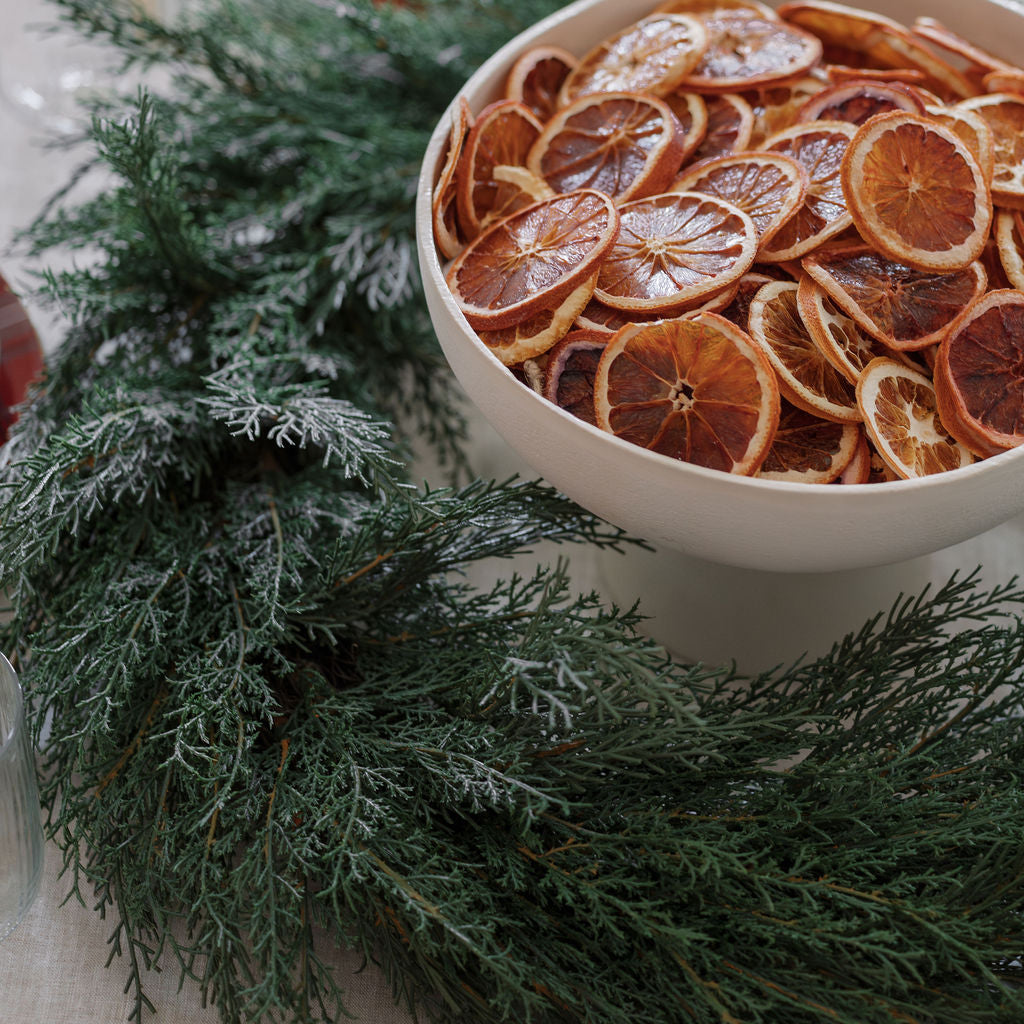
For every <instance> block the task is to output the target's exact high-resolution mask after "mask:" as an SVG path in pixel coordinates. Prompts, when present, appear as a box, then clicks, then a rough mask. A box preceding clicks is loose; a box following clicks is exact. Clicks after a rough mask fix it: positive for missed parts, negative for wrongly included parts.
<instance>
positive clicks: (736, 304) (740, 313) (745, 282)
mask: <svg viewBox="0 0 1024 1024" xmlns="http://www.w3.org/2000/svg"><path fill="white" fill-rule="evenodd" d="M775 280H777V278H774V277H769V276H768V275H767V274H762V273H760V272H759V271H756V270H748V271H747V273H745V274H744V275H743V276H742V277H741V278H740V279H739V281H737V282H736V293H735V294H734V295H733V297H732V300H731V301H730V302H729V305H728V306H726V307H725V308H724V309H723V310H722V311H721V312H722V316H723V317H725V319H726V320H728V321H729V322H730V323H733V324H735V325H736V326H737V327H738V328H739V329H740V330H741V331H747V333H748V334H749V333H750V331H749V327H750V304H751V302H753V301H754V296H755V295H756V294H757V293H758V292H759V291H760V289H761V286H762V285H766V284H769V283H770V282H772V281H775Z"/></svg>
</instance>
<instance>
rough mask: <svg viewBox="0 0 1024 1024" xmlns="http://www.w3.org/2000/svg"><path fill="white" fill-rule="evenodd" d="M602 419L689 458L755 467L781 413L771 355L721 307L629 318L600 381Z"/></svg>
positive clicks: (738, 469)
mask: <svg viewBox="0 0 1024 1024" xmlns="http://www.w3.org/2000/svg"><path fill="white" fill-rule="evenodd" d="M594 408H595V412H596V416H597V425H598V426H599V427H601V429H603V430H607V431H609V432H610V433H612V434H615V435H616V436H617V437H620V438H622V439H623V440H624V441H628V442H630V443H631V444H636V445H639V446H640V447H643V448H647V449H650V450H651V451H654V452H659V453H661V454H662V455H667V456H669V457H671V458H675V459H681V460H682V461H684V462H689V463H693V464H695V465H698V466H705V467H707V468H710V469H717V470H721V471H722V472H726V473H734V474H739V475H748V476H749V475H752V474H754V473H756V472H757V470H758V469H759V468H760V466H761V463H762V462H763V461H764V457H765V455H766V454H767V453H768V448H769V447H770V445H771V442H772V439H773V437H774V436H775V430H776V428H777V426H778V421H779V390H778V385H777V383H776V380H775V373H774V372H773V370H772V368H771V366H770V365H769V363H768V360H767V359H766V358H765V356H764V354H763V353H762V352H761V350H760V349H759V348H758V347H757V345H756V344H755V343H754V342H753V341H751V339H750V337H749V336H748V335H747V334H745V333H744V332H743V331H741V330H739V329H738V328H737V327H736V326H735V325H733V324H731V323H729V321H728V320H725V319H723V318H722V317H720V316H718V315H717V314H715V313H704V314H702V315H701V316H700V317H697V318H696V319H694V320H666V321H662V322H661V323H656V324H645V325H642V326H638V325H632V326H628V327H624V328H622V330H620V331H619V332H618V333H616V334H615V335H614V336H613V337H612V338H611V339H610V340H609V342H608V347H607V348H606V349H605V351H604V354H603V355H602V357H601V362H600V364H599V365H598V368H597V376H596V378H595V382H594Z"/></svg>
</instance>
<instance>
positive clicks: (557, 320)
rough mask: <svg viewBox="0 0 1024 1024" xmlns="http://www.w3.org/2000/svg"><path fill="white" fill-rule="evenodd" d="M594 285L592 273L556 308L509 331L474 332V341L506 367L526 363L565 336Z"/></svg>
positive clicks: (537, 315)
mask: <svg viewBox="0 0 1024 1024" xmlns="http://www.w3.org/2000/svg"><path fill="white" fill-rule="evenodd" d="M596 284H597V274H596V273H595V274H592V275H591V276H590V277H588V278H587V279H586V280H585V281H583V282H581V283H580V284H579V285H578V286H577V287H576V288H575V289H574V290H573V291H571V292H570V293H569V294H568V295H567V296H566V297H565V298H564V299H562V301H561V302H559V303H558V305H557V306H552V307H551V308H549V309H542V310H540V311H539V312H537V313H534V314H532V315H531V316H528V317H527V318H526V319H525V320H522V321H520V322H519V323H516V324H513V325H512V326H511V327H502V328H499V329H497V330H493V331H487V330H478V331H477V337H479V338H480V340H481V341H482V342H483V343H484V344H485V345H486V346H487V347H488V348H489V349H490V350H491V352H492V353H494V355H495V356H496V357H497V358H498V359H500V360H501V361H502V362H503V363H504V364H505V365H506V366H512V365H514V364H515V363H521V362H523V361H524V360H526V359H536V358H537V357H538V356H540V355H543V354H544V353H545V352H547V351H548V350H549V349H550V348H552V347H553V346H554V345H555V344H556V343H557V342H558V341H560V340H561V339H562V338H563V337H565V335H566V334H568V333H569V331H570V330H571V329H572V326H573V324H574V323H575V322H576V318H577V317H578V316H579V315H580V313H581V312H582V311H583V310H584V309H585V308H586V305H587V303H588V302H589V301H590V298H591V296H592V295H593V294H594V286H595V285H596Z"/></svg>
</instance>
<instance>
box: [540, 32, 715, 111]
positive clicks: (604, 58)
mask: <svg viewBox="0 0 1024 1024" xmlns="http://www.w3.org/2000/svg"><path fill="white" fill-rule="evenodd" d="M707 45H708V33H707V29H705V28H704V22H703V21H702V20H701V19H700V18H696V17H693V16H691V15H688V14H651V15H649V16H648V17H646V18H641V19H640V20H639V21H637V22H634V23H633V24H631V25H627V26H626V27H625V28H624V29H621V30H620V31H619V32H616V33H615V34H614V35H612V36H610V37H609V38H607V39H605V40H604V41H603V42H601V43H599V44H598V45H597V46H595V47H594V48H593V49H592V50H590V52H589V53H587V54H586V55H585V56H584V57H583V58H582V59H581V60H580V62H579V64H578V65H577V66H576V67H575V68H573V70H572V71H571V72H570V73H569V76H568V77H567V78H566V80H565V82H564V83H563V85H562V88H561V91H560V92H559V96H558V103H559V106H563V107H564V106H566V105H567V104H569V103H571V102H572V101H573V100H575V99H577V98H578V97H580V96H583V95H584V94H585V93H595V92H649V93H653V94H654V95H656V96H663V95H664V94H665V93H667V92H672V90H673V89H675V88H676V86H678V85H679V83H680V82H681V81H682V79H683V78H684V77H685V76H686V75H688V74H689V73H690V72H691V71H692V70H693V69H694V68H695V67H696V66H697V64H698V63H699V62H700V59H701V57H702V56H703V55H704V51H705V50H706V49H707Z"/></svg>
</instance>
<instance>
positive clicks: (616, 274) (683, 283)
mask: <svg viewBox="0 0 1024 1024" xmlns="http://www.w3.org/2000/svg"><path fill="white" fill-rule="evenodd" d="M619 215H620V219H621V228H620V230H619V235H618V238H617V239H616V241H615V244H614V245H613V246H612V248H611V250H610V251H609V252H608V254H607V255H606V256H605V257H604V260H603V262H602V264H601V269H600V271H599V274H598V279H597V289H596V290H595V292H594V294H595V296H596V297H597V298H598V299H599V300H600V301H601V302H603V303H604V304H605V305H606V306H611V307H612V308H613V309H620V310H624V311H626V312H627V313H634V312H635V313H641V314H660V315H667V314H671V313H677V312H682V311H683V310H685V309H688V308H691V307H692V306H693V305H695V304H699V302H700V301H703V300H704V299H706V298H708V297H710V296H711V295H713V294H716V293H717V292H719V291H721V290H722V289H723V288H725V287H726V286H727V285H729V284H730V283H732V282H733V281H737V280H739V278H740V277H741V276H742V275H743V274H744V273H745V272H746V271H747V270H748V269H749V267H750V265H751V264H752V263H753V262H754V257H755V255H756V254H757V229H756V228H755V227H754V222H753V221H752V220H751V219H750V218H749V217H748V216H747V215H746V214H745V213H744V212H743V211H742V210H740V209H738V208H737V207H735V206H733V205H732V204H731V203H727V202H724V201H723V200H721V199H715V198H714V197H712V196H706V195H702V194H701V193H699V192H668V193H663V194H661V195H656V196H649V197H648V198H646V199H636V200H633V201H632V202H629V203H623V204H622V205H621V206H620V207H619Z"/></svg>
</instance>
